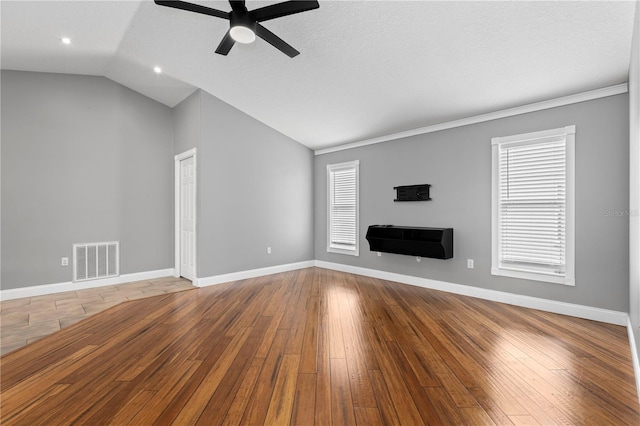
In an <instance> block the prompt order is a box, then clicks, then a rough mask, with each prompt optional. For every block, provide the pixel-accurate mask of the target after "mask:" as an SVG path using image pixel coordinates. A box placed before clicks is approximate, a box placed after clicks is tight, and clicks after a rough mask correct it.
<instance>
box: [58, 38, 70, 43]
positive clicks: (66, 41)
mask: <svg viewBox="0 0 640 426" xmlns="http://www.w3.org/2000/svg"><path fill="white" fill-rule="evenodd" d="M60 40H61V41H62V44H71V39H70V38H69V37H62V38H61V39H60Z"/></svg>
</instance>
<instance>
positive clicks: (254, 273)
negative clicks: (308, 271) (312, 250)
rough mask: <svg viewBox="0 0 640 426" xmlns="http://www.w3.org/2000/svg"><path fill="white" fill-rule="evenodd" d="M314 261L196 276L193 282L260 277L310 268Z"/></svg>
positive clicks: (209, 282) (223, 281)
mask: <svg viewBox="0 0 640 426" xmlns="http://www.w3.org/2000/svg"><path fill="white" fill-rule="evenodd" d="M314 266H315V261H313V260H307V261H305V262H298V263H288V264H285V265H277V266H268V267H266V268H258V269H250V270H248V271H240V272H231V273H229V274H222V275H214V276H211V277H205V278H198V279H197V280H196V282H194V283H193V285H195V286H196V287H207V286H210V285H216V284H222V283H226V282H230V281H238V280H246V279H248V278H255V277H261V276H264V275H271V274H278V273H280V272H287V271H295V270H296V269H304V268H312V267H314Z"/></svg>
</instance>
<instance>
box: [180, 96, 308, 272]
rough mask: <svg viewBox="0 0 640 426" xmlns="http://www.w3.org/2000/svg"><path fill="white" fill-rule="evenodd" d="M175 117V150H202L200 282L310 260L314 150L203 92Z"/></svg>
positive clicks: (199, 200) (200, 156)
mask: <svg viewBox="0 0 640 426" xmlns="http://www.w3.org/2000/svg"><path fill="white" fill-rule="evenodd" d="M198 102H199V108H198ZM174 119H175V122H176V123H175V127H176V148H175V149H174V152H176V153H179V152H184V151H186V150H188V149H190V148H193V147H196V148H197V150H198V154H197V159H198V164H197V167H198V183H197V190H198V212H197V214H198V219H197V220H198V225H197V226H198V229H197V245H198V247H197V251H198V254H197V257H198V259H197V261H198V267H197V269H198V277H199V278H205V277H209V276H214V275H219V274H225V273H230V272H238V271H245V270H250V269H256V268H262V267H268V266H274V265H282V264H287V263H294V262H300V261H307V260H313V258H314V250H313V153H312V152H311V151H310V150H309V149H307V148H305V147H304V146H302V145H300V144H299V143H297V142H295V141H293V140H292V139H289V138H288V137H286V136H284V135H282V134H281V133H279V132H277V131H275V130H273V129H272V128H270V127H268V126H266V125H264V124H263V123H261V122H259V121H256V120H255V119H253V118H251V117H249V116H248V115H246V114H245V113H243V112H241V111H239V110H237V109H235V108H233V107H232V106H230V105H228V104H226V103H224V102H223V101H221V100H219V99H217V98H215V97H213V96H211V95H210V94H208V93H206V92H203V91H201V90H199V91H197V92H195V93H194V94H193V95H192V96H191V97H189V98H187V99H186V100H185V101H184V102H183V103H181V104H180V105H178V106H177V107H176V114H175V115H174ZM196 122H199V123H200V124H199V126H200V127H199V128H200V132H199V135H196V132H194V131H193V129H192V128H191V127H192V126H193V125H194V123H196ZM187 123H191V124H187ZM181 128H191V131H188V132H187V131H180V130H179V129H181ZM268 246H270V247H271V248H272V254H271V255H267V251H266V249H267V247H268Z"/></svg>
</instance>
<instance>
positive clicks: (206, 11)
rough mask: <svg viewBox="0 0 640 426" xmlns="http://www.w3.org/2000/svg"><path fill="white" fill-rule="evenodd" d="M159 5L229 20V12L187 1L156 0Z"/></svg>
mask: <svg viewBox="0 0 640 426" xmlns="http://www.w3.org/2000/svg"><path fill="white" fill-rule="evenodd" d="M154 1H155V3H156V4H157V5H160V6H167V7H173V8H174V9H181V10H186V11H189V12H195V13H201V14H203V15H209V16H215V17H216V18H222V19H229V12H223V11H222V10H218V9H212V8H210V7H205V6H200V5H199V4H193V3H187V2H186V1H177V0H175V1H166V0H154Z"/></svg>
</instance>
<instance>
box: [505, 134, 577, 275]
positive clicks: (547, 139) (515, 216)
mask: <svg viewBox="0 0 640 426" xmlns="http://www.w3.org/2000/svg"><path fill="white" fill-rule="evenodd" d="M567 129H569V130H573V127H570V128H567ZM573 131H574V132H575V130H573ZM566 136H567V132H566V129H556V130H552V131H546V132H537V133H535V134H527V135H520V136H513V137H508V138H495V139H494V140H493V145H494V169H495V170H494V216H496V217H494V234H495V235H494V245H496V246H497V247H494V256H495V257H497V259H494V262H493V263H494V265H493V267H494V269H502V270H509V269H510V270H514V271H523V272H528V273H533V274H543V275H550V276H555V277H559V278H565V277H567V276H568V274H567V266H568V263H570V264H571V267H572V261H571V262H568V254H569V245H568V244H567V243H568V238H569V235H570V234H571V238H572V232H568V231H569V219H571V222H572V220H573V219H572V218H569V210H572V209H570V208H569V207H568V204H569V203H568V200H569V198H568V195H569V186H570V185H569V183H570V182H569V179H568V175H569V173H568V171H569V170H568V165H569V162H568V161H567V152H568V150H567V137H566ZM571 137H572V140H573V133H571ZM496 151H497V152H496ZM571 182H572V179H571ZM571 247H572V245H571ZM572 256H573V254H572V253H571V256H569V257H572ZM493 272H494V273H496V271H495V270H493ZM498 275H500V274H498ZM569 275H572V272H571V273H570V274H569ZM523 278H525V277H523ZM526 278H532V277H526Z"/></svg>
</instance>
